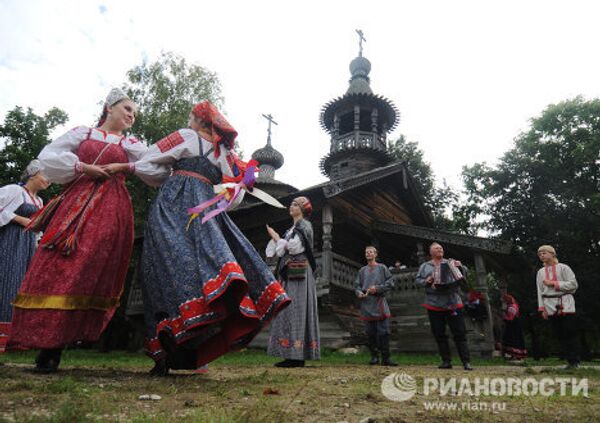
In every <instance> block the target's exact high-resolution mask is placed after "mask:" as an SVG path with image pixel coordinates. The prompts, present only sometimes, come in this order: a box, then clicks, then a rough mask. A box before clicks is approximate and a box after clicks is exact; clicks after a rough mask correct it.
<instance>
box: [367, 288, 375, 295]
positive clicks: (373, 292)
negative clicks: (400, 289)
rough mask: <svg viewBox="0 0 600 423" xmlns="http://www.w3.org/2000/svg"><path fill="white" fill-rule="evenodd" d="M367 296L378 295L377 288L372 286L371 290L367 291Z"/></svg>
mask: <svg viewBox="0 0 600 423" xmlns="http://www.w3.org/2000/svg"><path fill="white" fill-rule="evenodd" d="M367 294H371V295H373V294H377V288H375V287H374V286H370V287H369V289H367Z"/></svg>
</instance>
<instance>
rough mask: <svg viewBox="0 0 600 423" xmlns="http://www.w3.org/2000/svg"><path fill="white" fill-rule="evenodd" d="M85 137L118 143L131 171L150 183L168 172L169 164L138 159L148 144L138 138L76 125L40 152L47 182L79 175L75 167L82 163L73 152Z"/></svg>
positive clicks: (66, 180) (71, 178) (161, 178)
mask: <svg viewBox="0 0 600 423" xmlns="http://www.w3.org/2000/svg"><path fill="white" fill-rule="evenodd" d="M88 134H89V137H88ZM88 138H89V139H92V140H95V141H101V142H105V143H109V144H119V143H120V145H121V147H122V148H123V150H125V153H126V154H127V158H128V160H129V162H130V163H133V165H134V168H135V172H134V173H135V174H136V175H137V176H139V177H140V179H142V180H143V181H144V182H146V183H147V184H149V185H157V184H160V182H161V181H162V180H163V179H164V178H165V177H166V176H168V175H169V172H170V169H169V167H168V166H161V165H146V164H144V163H141V162H140V158H141V157H142V156H143V155H144V153H145V152H146V151H147V150H148V146H147V145H146V143H144V142H142V141H140V140H138V139H137V138H135V137H125V136H122V135H115V134H110V133H106V132H104V131H101V130H99V129H97V128H89V127H87V126H78V127H76V128H73V129H72V130H70V131H69V132H67V133H66V134H64V135H61V136H60V137H58V138H57V139H55V140H54V141H52V142H51V143H50V144H49V145H47V146H46V147H44V149H43V150H42V151H41V152H40V155H39V157H38V158H39V160H40V161H41V162H42V166H43V168H44V174H45V175H46V176H47V178H48V180H49V181H50V182H54V183H57V184H66V183H68V182H71V181H72V180H74V179H75V178H76V177H77V176H78V172H77V169H78V168H79V167H80V165H81V163H80V162H79V158H78V157H77V154H76V153H77V149H78V148H79V145H80V144H81V143H82V142H83V141H85V140H86V139H88ZM165 175H166V176H165Z"/></svg>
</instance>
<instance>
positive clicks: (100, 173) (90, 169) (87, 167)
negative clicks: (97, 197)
mask: <svg viewBox="0 0 600 423" xmlns="http://www.w3.org/2000/svg"><path fill="white" fill-rule="evenodd" d="M81 171H82V172H83V173H85V174H86V175H87V176H89V177H90V178H92V179H108V178H110V175H109V174H108V172H106V171H105V170H104V169H103V168H102V166H96V165H91V164H87V163H82V164H81Z"/></svg>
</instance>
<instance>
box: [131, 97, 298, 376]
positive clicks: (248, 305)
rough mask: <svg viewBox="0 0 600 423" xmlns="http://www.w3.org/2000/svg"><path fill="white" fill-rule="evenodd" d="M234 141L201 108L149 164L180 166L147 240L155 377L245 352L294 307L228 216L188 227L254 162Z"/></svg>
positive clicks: (153, 212)
mask: <svg viewBox="0 0 600 423" xmlns="http://www.w3.org/2000/svg"><path fill="white" fill-rule="evenodd" d="M236 136H237V132H236V131H235V129H234V128H233V127H232V126H231V125H230V124H229V122H227V120H226V119H225V118H224V117H223V115H221V113H219V111H218V110H217V109H216V108H215V107H214V106H213V105H212V104H210V103H209V102H203V103H200V104H198V105H196V106H195V107H194V108H193V110H192V113H191V115H190V121H189V128H188V129H181V130H179V131H177V132H174V133H172V134H171V135H169V136H167V137H166V138H164V139H162V140H160V141H159V142H157V143H156V144H155V145H153V146H152V147H150V149H149V150H148V153H147V154H146V155H145V156H144V161H146V162H147V163H148V165H152V164H158V163H167V164H172V165H173V173H172V175H171V176H170V177H169V178H168V179H167V180H166V181H165V182H164V183H163V185H162V186H161V188H160V190H159V192H158V195H157V197H156V199H155V200H154V202H153V204H152V206H151V208H150V211H149V214H148V219H147V222H146V230H145V235H144V253H143V257H142V268H143V277H142V292H143V299H144V310H145V321H146V326H147V339H146V351H147V353H148V355H150V357H152V358H153V359H154V360H155V361H156V365H155V367H154V369H152V371H151V374H153V375H159V376H162V375H165V374H167V373H168V371H169V369H197V368H199V367H201V366H203V365H205V364H206V363H208V362H209V361H211V360H214V359H215V358H217V357H219V356H221V355H223V354H225V353H226V352H228V351H231V350H235V349H239V348H241V347H243V346H245V345H246V344H248V343H249V342H250V340H252V338H253V337H254V336H255V335H256V334H257V333H258V332H259V331H260V330H261V328H262V327H263V325H264V324H265V323H267V322H268V321H269V320H270V319H271V318H272V317H274V316H275V315H276V313H277V312H278V311H279V310H281V309H282V307H284V306H285V305H287V304H288V303H289V301H290V300H289V298H288V296H287V295H286V293H285V291H284V290H283V288H282V287H281V285H280V284H279V282H278V281H277V280H276V279H275V277H274V276H273V274H272V273H271V271H270V270H269V268H268V267H267V265H266V263H265V262H264V261H263V260H262V258H261V257H260V255H259V254H258V253H257V252H256V250H255V249H254V247H253V246H252V244H251V243H250V242H249V241H248V240H247V239H246V237H245V236H244V235H243V234H242V232H241V231H240V230H239V229H238V228H237V226H236V225H235V224H234V223H233V221H232V220H231V219H230V218H229V216H228V215H227V214H226V213H221V214H218V215H217V216H215V217H213V218H212V219H209V220H206V221H205V222H204V223H202V222H201V220H200V219H196V220H193V221H191V223H190V222H189V215H188V208H190V207H192V206H194V205H196V204H199V203H206V202H207V201H210V200H211V199H214V198H215V192H214V187H213V186H214V185H216V184H220V183H222V182H228V181H240V180H241V179H242V178H243V176H244V170H245V165H246V164H245V163H244V162H242V161H240V160H239V159H237V157H236V156H235V154H234V152H233V147H234V142H235V138H236ZM219 207H221V205H219V204H217V209H218V208H219ZM212 211H214V209H212V210H211V209H210V208H209V209H207V212H208V213H210V212H212ZM205 217H206V215H205Z"/></svg>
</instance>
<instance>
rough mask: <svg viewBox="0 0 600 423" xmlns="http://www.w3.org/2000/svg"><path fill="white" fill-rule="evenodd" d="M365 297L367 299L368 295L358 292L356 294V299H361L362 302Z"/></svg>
mask: <svg viewBox="0 0 600 423" xmlns="http://www.w3.org/2000/svg"><path fill="white" fill-rule="evenodd" d="M367 297H368V295H367V294H365V293H364V292H360V293H359V294H358V298H359V299H361V300H364V299H365V298H367Z"/></svg>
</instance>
